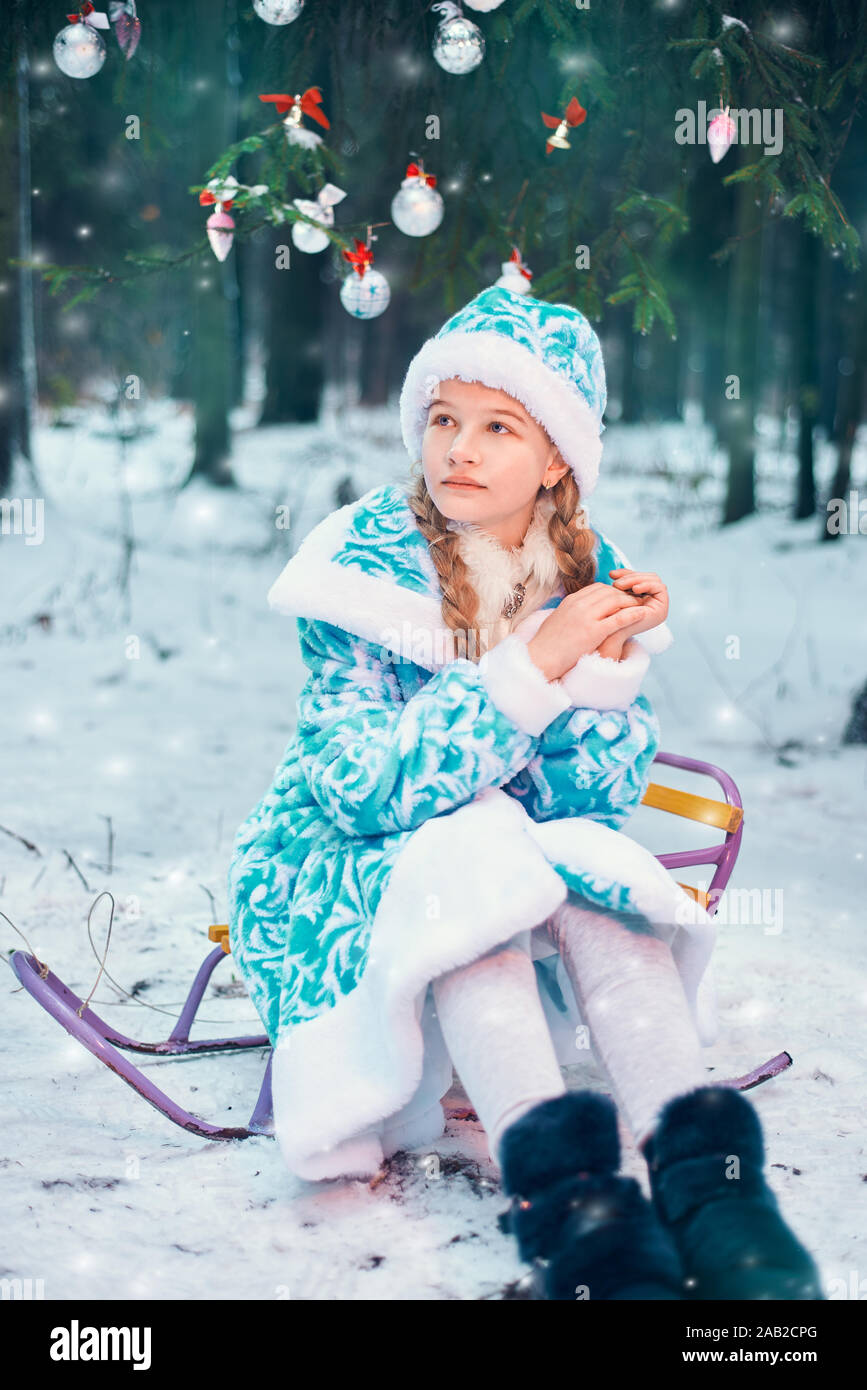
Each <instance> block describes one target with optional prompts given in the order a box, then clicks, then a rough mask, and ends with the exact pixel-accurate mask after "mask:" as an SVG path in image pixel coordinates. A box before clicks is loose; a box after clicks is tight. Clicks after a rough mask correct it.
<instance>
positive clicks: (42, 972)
mask: <svg viewBox="0 0 867 1390" xmlns="http://www.w3.org/2000/svg"><path fill="white" fill-rule="evenodd" d="M102 897H107V898H110V899H111V916H110V917H109V922H108V932H107V934H106V939H105V951H104V953H103V956H102V959H100V956H99V953H98V952H97V949H96V945H95V943H94V940H93V936H92V934H91V930H90V921H91V917H92V915H93V909H94V908H95V907H96V904H97V903H98V902H99V899H100V898H102ZM114 908H115V901H114V895H113V894H112V893H110V892H109V891H108V889H107V888H106V889H104V890H103V891H102V893H99V894H98V895H97V896H96V898H94V900H93V902H92V903H91V907H90V911H89V912H88V914H87V938H88V941H89V942H90V949H91V950H92V951H93V954H94V956H96V959H97V961H99V972H98V974H97V977H96V979H95V980H94V983H93V988H92V989H91V991H90V993H89V994H88V996H87V998H86V999H85V1001H84V1003H83V1004H81V1005H80V1006H79V1008H77V1009H76V1011H75V1012H76V1013H77V1014H78V1017H79V1018H81V1015H82V1012H83V1010H84V1009H86V1008H87V1007H88V1005H89V1004H90V1001H91V999H92V998H93V995H94V993H95V991H96V987H97V985H98V984H99V981H100V979H101V978H102V976H103V975H105V978H106V979H107V980H109V981H110V982H111V984H112V985H113V986H114V988H115V989H116V990H117V992H118V994H122V995H124V996H125V998H127V999H131V1000H132V1002H133V1003H134V1004H138V1006H139V1007H140V1008H142V1009H151V1010H152V1011H153V1012H154V1013H156V1014H164V1015H165V1016H166V1018H170V1019H172V1020H173V1022H175V1023H176V1022H177V1021H178V1019H179V1018H180V1014H175V1013H172V1011H171V1009H165V1008H161V1007H160V1006H159V1005H158V1004H149V1003H148V1002H147V1000H146V999H139V998H138V996H137V995H135V994H132V993H131V992H130V991H129V990H128V989H124V987H123V985H122V984H120V983H119V982H118V981H117V980H116V979H115V978H114V976H113V975H112V974H110V972H109V971H108V970H107V969H106V964H105V962H106V960H107V958H108V948H109V944H110V942H111V929H112V924H113V922H114ZM0 917H4V918H5V919H6V921H7V922H8V923H9V925H10V927H11V928H12V930H13V931H16V932H17V933H18V935H19V936H20V937H21V939H22V941H23V942H24V943H25V945H26V946H27V949H28V951H29V952H30V954H31V956H32V957H33V959H34V960H35V961H36V964H37V965H38V966H39V977H40V979H42V980H44V979H46V978H47V976H48V974H49V967H48V966H47V965H45V964H44V962H43V961H41V960H40V959H39V957H38V956H37V954H36V952H35V951H34V949H33V947H32V946H31V944H30V942H29V941H28V940H27V937H26V936H25V935H24V933H23V931H21V929H20V927H17V926H16V925H15V923H14V922H13V921H12V919H11V917H7V915H6V913H5V912H3V911H0ZM0 954H2V952H0ZM3 959H4V960H5V961H6V963H7V965H8V964H9V960H8V957H7V956H5V955H4V956H3ZM10 969H11V966H10ZM22 989H24V985H19V986H18V988H17V989H13V990H12V991H11V993H12V994H18V993H19V992H20V991H21V990H22ZM101 1002H102V1004H104V1005H105V1004H112V1003H114V1002H115V1001H114V1000H111V999H105V1000H102V1001H101ZM97 1003H100V1001H99V1000H97ZM236 1021H237V1022H238V1023H239V1024H245V1023H247V1022H249V1023H251V1024H252V1023H258V1022H259V1021H260V1020H259V1019H258V1018H256V1019H250V1020H245V1019H238V1020H236ZM196 1023H214V1024H218V1025H220V1026H223V1025H225V1023H226V1019H224V1018H202V1017H201V1015H200V1014H198V1013H197V1014H196Z"/></svg>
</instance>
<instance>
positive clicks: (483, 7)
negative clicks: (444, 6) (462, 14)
mask: <svg viewBox="0 0 867 1390" xmlns="http://www.w3.org/2000/svg"><path fill="white" fill-rule="evenodd" d="M502 3H503V0H464V4H466V5H469V7H470V9H471V10H479V11H480V12H481V13H482V14H488V12H489V11H490V10H496V9H499V7H500V5H502Z"/></svg>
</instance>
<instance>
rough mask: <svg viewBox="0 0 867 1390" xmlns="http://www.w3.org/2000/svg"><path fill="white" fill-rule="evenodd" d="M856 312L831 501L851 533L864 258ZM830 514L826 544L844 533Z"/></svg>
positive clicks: (862, 357) (865, 312) (866, 303)
mask: <svg viewBox="0 0 867 1390" xmlns="http://www.w3.org/2000/svg"><path fill="white" fill-rule="evenodd" d="M854 302H855V306H856V307H855V312H854V313H853V314H852V315H850V320H849V332H848V333H847V334H846V336H845V339H844V342H845V345H846V347H847V348H848V349H849V351H850V354H851V357H852V361H853V370H852V371H851V372H850V373H849V375H848V376H841V377H840V378H839V381H840V387H839V398H838V400H839V409H838V419H837V424H838V437H839V441H840V442H839V445H838V451H837V468H836V470H835V473H834V480H833V482H832V483H831V494H830V498H829V499H828V500H829V501H830V500H831V498H837V499H839V500H841V501H843V502H844V503H845V511H844V515H845V516H846V518H847V521H848V523H849V524H848V529H849V530H851V527H852V518H851V516H850V508H849V502H850V498H849V496H848V493H849V484H850V481H851V477H852V450H853V448H854V447H855V436H856V435H857V433H858V426H859V425H860V423H861V421H862V420H863V418H864V405H865V395H867V391H865V377H867V259H865V258H864V257H863V256H862V260H861V274H860V276H859V278H858V292H857V295H856V298H855V301H854ZM828 522H829V513H828V509H827V506H826V508H825V511H824V515H823V517H822V531H821V537H820V539H821V540H823V541H836V540H839V539H840V536H841V535H842V534H844V532H843V531H841V530H839V529H838V528H837V527H834V528H833V529H831V528H830V527H829V525H828ZM854 524H855V526H856V527H857V526H858V524H859V521H858V516H857V515H856V517H855V519H854Z"/></svg>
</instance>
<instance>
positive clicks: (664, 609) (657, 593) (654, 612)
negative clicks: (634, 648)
mask: <svg viewBox="0 0 867 1390" xmlns="http://www.w3.org/2000/svg"><path fill="white" fill-rule="evenodd" d="M608 573H609V574H610V575H611V576H612V583H613V584H614V585H615V587H616V588H617V589H618V590H620V591H621V592H625V591H627V590H631V592H632V593H633V594H636V595H638V594H640V595H641V604H642V606H643V608H644V613H643V614H642V616H641V618H640V619H639V620H638V621H637V622H636V624H635V626H634V627H630V629H629V631H628V632H627V633H625V634H624V638H626V637H634V636H635V634H636V632H647V631H648V629H649V628H652V627H658V626H659V624H660V623H664V622H665V620H666V618H667V617H668V590H667V589H666V587H665V585H664V584H663V582H662V580H661V579H660V577H659V575H658V574H647V573H644V572H643V571H639V570H626V569H616V570H609V571H608Z"/></svg>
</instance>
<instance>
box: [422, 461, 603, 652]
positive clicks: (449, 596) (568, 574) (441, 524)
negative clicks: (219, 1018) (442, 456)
mask: <svg viewBox="0 0 867 1390" xmlns="http://www.w3.org/2000/svg"><path fill="white" fill-rule="evenodd" d="M420 464H421V460H420V459H416V461H415V464H414V465H413V468H416V467H418V466H419V465H420ZM410 473H411V476H413V470H410ZM551 498H552V501H553V502H554V511H553V512H552V514H551V517H550V519H549V521H548V535H549V537H550V539H551V543H552V545H553V547H554V551H555V554H556V556H557V564H558V567H559V570H560V579H561V582H562V584H563V588H564V590H565V592H566V593H567V594H574V593H575V592H576V590H578V589H583V588H584V587H585V585H587V584H592V583H593V580H594V579H595V577H596V564H595V561H594V558H593V554H592V552H593V545H594V539H595V538H594V534H593V532H592V530H591V529H590V527H589V525H588V523H587V518H586V514H585V512H584V509H583V507H582V506H581V505H580V503H581V494H580V491H579V488H578V484H577V482H576V481H575V475H574V473H573V472H572V470H571V469H570V470H569V471H568V472H567V473H565V474H564V475H563V477H562V478H561V479H560V481H559V482H558V483H556V484H555V486H554V487H553V488H552V489H551ZM407 502H408V503H409V506H410V509H411V510H412V512H413V513H414V515H415V518H416V524H417V525H418V528H419V530H420V531H421V533H422V535H423V536H424V538H425V540H426V541H427V543H428V550H429V551H430V556H431V559H432V560H433V563H434V565H435V567H436V571H437V574H438V575H439V581H440V589H441V590H442V596H443V597H442V616H443V622H444V623H445V624H446V627H447V629H449V630H450V631H451V632H452V633H453V634H454V644H455V654H456V655H457V656H464V657H466V658H467V659H468V660H470V661H477V660H478V659H479V656H480V655H481V651H480V636H479V631H478V629H477V628H476V626H475V619H476V615H477V613H478V610H479V596H478V594H477V593H476V590H475V589H474V587H473V585H472V582H471V580H470V577H469V570H468V568H467V565H466V564H465V562H464V559H463V556H462V555H461V551H460V547H459V545H458V535H457V533H456V532H455V531H450V530H449V529H448V527H447V525H446V520H447V518H446V517H444V516H443V514H442V512H441V511H440V510H439V508H438V507H437V505H436V503H435V502H434V500H433V498H432V497H431V495H430V493H429V492H428V489H427V483H426V482H425V479H424V473H423V471H419V472H418V473H417V474H415V477H414V486H413V488H412V491H411V492H410V493H408V495H407Z"/></svg>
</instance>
